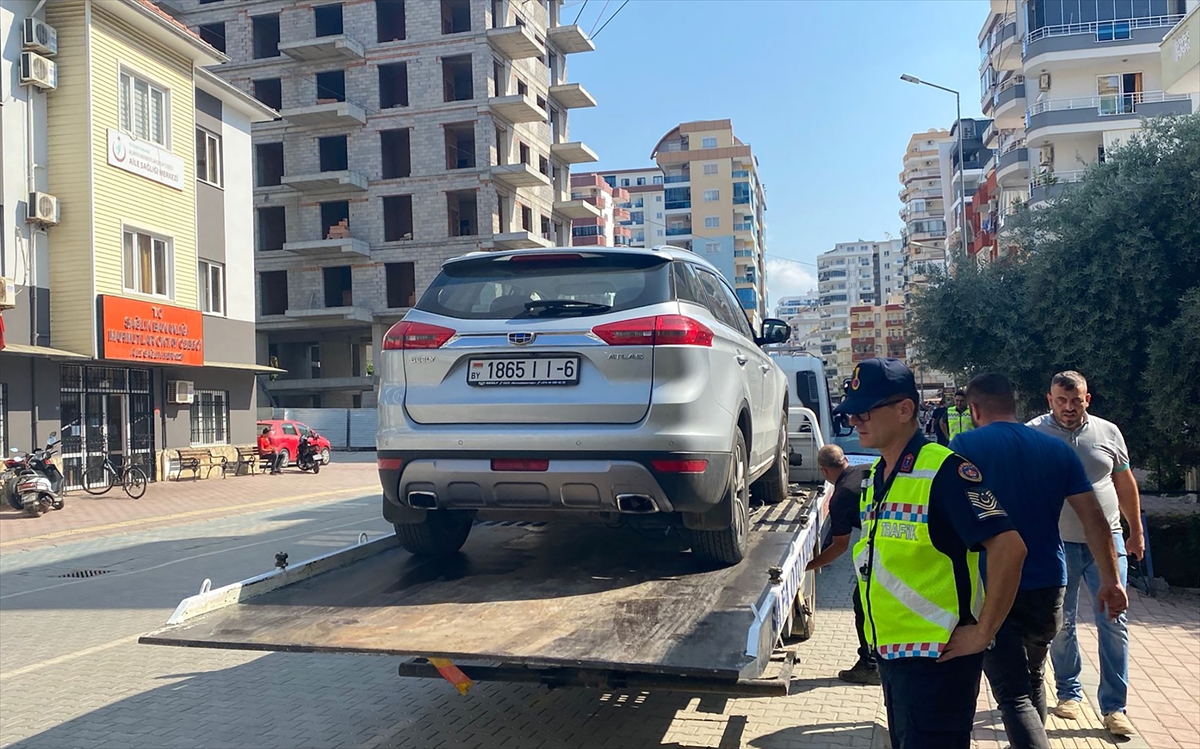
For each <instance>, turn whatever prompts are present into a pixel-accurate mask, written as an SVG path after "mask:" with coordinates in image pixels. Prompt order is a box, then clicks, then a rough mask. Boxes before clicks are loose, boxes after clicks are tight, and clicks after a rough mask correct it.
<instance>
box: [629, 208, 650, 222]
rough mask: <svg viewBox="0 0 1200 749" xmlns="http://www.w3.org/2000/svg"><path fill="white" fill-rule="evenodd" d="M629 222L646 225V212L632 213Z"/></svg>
mask: <svg viewBox="0 0 1200 749" xmlns="http://www.w3.org/2000/svg"><path fill="white" fill-rule="evenodd" d="M629 220H630V221H632V222H633V223H635V224H644V223H646V214H645V212H644V211H631V212H630V213H629Z"/></svg>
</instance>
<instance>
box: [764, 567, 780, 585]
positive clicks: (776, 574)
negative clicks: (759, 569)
mask: <svg viewBox="0 0 1200 749" xmlns="http://www.w3.org/2000/svg"><path fill="white" fill-rule="evenodd" d="M767 577H769V578H771V584H772V585H780V584H781V583H783V568H782V567H768V568H767Z"/></svg>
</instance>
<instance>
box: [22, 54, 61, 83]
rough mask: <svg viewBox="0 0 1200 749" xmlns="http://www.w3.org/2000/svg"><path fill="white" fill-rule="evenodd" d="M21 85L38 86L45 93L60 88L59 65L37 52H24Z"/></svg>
mask: <svg viewBox="0 0 1200 749" xmlns="http://www.w3.org/2000/svg"><path fill="white" fill-rule="evenodd" d="M21 85H22V86H27V85H29V86H37V87H38V88H40V89H42V90H43V91H52V90H54V89H56V88H58V65H56V64H55V63H54V61H53V60H47V59H46V58H45V57H42V56H41V55H39V54H37V53H36V52H22V53H21Z"/></svg>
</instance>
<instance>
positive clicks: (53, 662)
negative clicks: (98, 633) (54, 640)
mask: <svg viewBox="0 0 1200 749" xmlns="http://www.w3.org/2000/svg"><path fill="white" fill-rule="evenodd" d="M139 637H141V635H130V636H128V637H122V638H121V639H119V640H113V641H112V642H106V643H104V644H103V645H95V646H93V647H90V648H84V649H83V650H76V651H75V652H74V653H64V654H63V655H60V656H57V657H55V658H51V659H49V660H45V661H41V662H39V663H31V664H29V665H28V666H22V667H21V668H18V669H15V670H13V671H6V672H3V673H0V681H3V680H5V679H15V678H16V677H18V676H24V675H25V674H27V673H30V672H32V671H39V670H41V669H43V668H47V667H49V666H57V665H58V664H60V663H66V662H67V661H73V660H75V659H76V658H83V657H85V656H89V655H93V654H95V653H102V652H104V651H105V650H111V649H113V648H115V647H118V646H120V645H127V644H130V643H135V642H137V640H138V638H139Z"/></svg>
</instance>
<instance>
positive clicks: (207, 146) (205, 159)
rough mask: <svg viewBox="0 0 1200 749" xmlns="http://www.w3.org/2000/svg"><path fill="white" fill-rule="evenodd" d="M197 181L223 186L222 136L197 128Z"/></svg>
mask: <svg viewBox="0 0 1200 749" xmlns="http://www.w3.org/2000/svg"><path fill="white" fill-rule="evenodd" d="M196 179H198V180H200V181H202V182H207V183H209V184H210V185H216V186H217V187H220V186H221V136H219V135H213V134H212V133H210V132H209V131H207V130H204V129H202V128H196Z"/></svg>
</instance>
